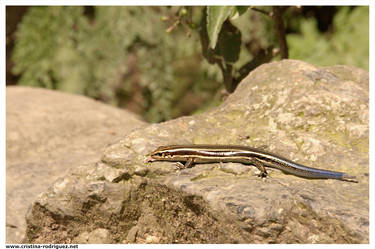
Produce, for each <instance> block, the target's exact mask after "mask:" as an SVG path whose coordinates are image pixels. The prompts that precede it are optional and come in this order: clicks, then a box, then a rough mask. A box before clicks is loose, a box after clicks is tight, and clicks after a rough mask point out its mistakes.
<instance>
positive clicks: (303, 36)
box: [287, 6, 369, 70]
mask: <svg viewBox="0 0 375 249" xmlns="http://www.w3.org/2000/svg"><path fill="white" fill-rule="evenodd" d="M299 24H300V29H301V33H300V34H289V35H288V36H287V41H288V45H289V48H290V49H289V52H290V54H289V55H290V58H292V59H299V60H303V61H306V62H308V63H311V64H314V65H320V66H328V65H337V64H344V65H352V66H357V67H361V68H363V69H366V70H368V69H369V8H368V7H366V6H360V7H356V8H354V9H353V10H350V7H341V8H339V11H338V12H337V14H336V15H335V17H334V20H333V29H334V30H333V31H334V32H333V33H331V34H329V35H322V34H321V33H319V31H318V29H317V24H316V20H315V19H313V18H310V19H301V20H300V22H299Z"/></svg>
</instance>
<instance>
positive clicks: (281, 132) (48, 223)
mask: <svg viewBox="0 0 375 249" xmlns="http://www.w3.org/2000/svg"><path fill="white" fill-rule="evenodd" d="M368 80H369V78H368V73H367V72H366V71H363V70H361V69H357V68H353V67H347V66H332V67H325V68H318V67H315V66H312V65H309V64H307V63H304V62H301V61H294V60H284V61H280V62H273V63H269V64H264V65H262V66H260V67H259V68H257V69H256V70H254V71H253V72H252V73H250V74H249V76H248V77H247V78H245V79H244V80H243V82H241V84H240V85H239V87H238V88H237V89H236V91H235V92H234V93H233V94H231V95H230V96H229V97H228V99H227V100H226V101H225V102H224V103H223V104H222V105H220V106H219V107H217V108H215V109H212V110H211V111H208V112H206V113H203V114H199V115H194V116H189V117H182V118H178V119H175V120H171V121H168V122H164V123H160V124H151V125H148V126H146V127H141V128H139V129H136V130H133V131H132V132H130V133H129V134H127V135H126V136H123V137H122V138H121V139H120V140H119V141H118V142H116V143H113V144H112V145H110V146H108V147H107V148H106V150H105V152H104V153H103V155H102V157H101V160H100V161H98V162H96V163H92V164H86V165H81V166H80V167H77V168H75V169H74V170H72V171H71V172H70V173H69V174H67V175H66V176H65V177H62V178H60V179H59V180H58V181H56V182H55V183H54V184H53V185H52V186H51V187H50V188H49V189H48V190H47V191H46V192H44V193H42V194H41V195H39V196H38V198H37V200H36V201H35V202H34V203H33V206H32V208H31V209H30V210H29V212H28V214H27V232H26V241H27V242H29V243H71V242H82V241H86V243H90V235H91V237H92V234H97V233H98V229H101V230H99V233H100V234H102V235H101V236H100V238H101V239H102V240H103V241H110V243H368V242H369V200H368V197H369V177H368V172H369V161H368V153H369V151H368V138H369V126H368V118H369V113H368V100H369V95H368ZM168 144H238V145H248V146H252V147H262V148H265V149H266V150H268V151H270V152H273V153H276V154H279V155H282V156H284V157H287V158H289V159H292V160H295V161H297V162H299V163H302V164H305V165H307V166H312V167H317V168H324V169H330V170H337V171H344V172H347V173H348V174H351V175H356V176H357V180H358V181H359V183H352V182H343V181H338V180H308V179H304V178H300V177H296V176H293V175H287V174H284V173H282V172H280V171H278V170H270V169H269V170H268V171H269V173H270V176H269V177H268V178H266V179H260V178H258V177H257V176H256V174H257V173H258V172H257V170H256V169H255V167H251V166H250V167H249V166H245V165H242V164H236V163H228V164H225V163H224V164H219V163H216V164H215V163H213V164H199V165H196V166H195V167H193V168H189V169H185V170H181V171H178V170H177V171H176V169H175V167H174V166H173V164H172V163H169V162H154V163H152V164H151V165H147V164H146V163H145V159H146V158H147V157H148V156H149V154H150V152H151V151H152V150H154V149H155V148H156V147H158V146H161V145H168Z"/></svg>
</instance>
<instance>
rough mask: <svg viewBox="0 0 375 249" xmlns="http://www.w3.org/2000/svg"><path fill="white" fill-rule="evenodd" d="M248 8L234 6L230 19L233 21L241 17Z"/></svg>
mask: <svg viewBox="0 0 375 249" xmlns="http://www.w3.org/2000/svg"><path fill="white" fill-rule="evenodd" d="M249 8H250V6H236V7H235V8H234V9H233V12H232V14H231V16H230V19H231V20H233V19H236V18H238V17H240V16H241V15H243V14H244V13H245V12H246V11H247V10H248V9H249Z"/></svg>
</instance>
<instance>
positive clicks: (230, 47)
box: [215, 21, 241, 63]
mask: <svg viewBox="0 0 375 249" xmlns="http://www.w3.org/2000/svg"><path fill="white" fill-rule="evenodd" d="M240 50H241V32H240V30H239V29H237V28H236V26H234V25H233V24H231V23H230V22H229V21H228V22H225V23H224V25H223V27H222V29H221V32H220V35H219V39H218V41H217V46H216V48H215V54H216V55H219V56H222V57H223V59H224V61H225V62H226V63H235V62H236V61H237V60H238V58H239V55H240Z"/></svg>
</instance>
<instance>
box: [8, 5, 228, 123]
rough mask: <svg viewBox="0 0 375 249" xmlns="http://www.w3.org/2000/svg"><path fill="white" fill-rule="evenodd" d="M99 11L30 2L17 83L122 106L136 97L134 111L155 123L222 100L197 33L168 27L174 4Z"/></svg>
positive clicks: (20, 35)
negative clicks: (92, 14) (165, 17)
mask: <svg viewBox="0 0 375 249" xmlns="http://www.w3.org/2000/svg"><path fill="white" fill-rule="evenodd" d="M94 10H95V18H94V19H93V20H90V19H89V18H88V17H87V16H86V15H84V13H83V12H84V8H83V7H31V8H30V11H29V12H28V13H27V15H26V16H25V17H24V19H23V20H22V23H21V24H20V26H19V29H18V32H17V40H16V45H15V50H14V53H13V61H14V62H15V67H14V68H13V70H14V72H15V73H17V74H21V78H20V80H19V84H21V85H33V86H42V87H47V88H51V89H58V90H63V91H68V92H72V93H78V94H84V95H87V96H90V97H93V98H95V99H99V100H102V101H104V102H107V103H111V104H113V105H117V106H121V107H128V106H127V105H128V104H129V103H130V102H133V103H136V105H137V107H134V108H133V109H135V111H136V112H139V113H141V114H142V115H144V116H145V119H146V120H148V121H151V122H158V121H162V120H168V119H171V118H173V117H176V116H179V115H181V114H184V113H186V114H190V113H191V112H192V111H193V110H194V109H196V108H197V107H198V106H199V105H203V106H204V105H210V104H209V102H210V103H212V102H213V103H214V104H215V103H218V101H220V96H218V95H217V92H218V91H219V90H220V89H222V87H221V84H220V82H219V81H218V80H217V75H218V71H217V69H215V68H214V67H213V66H210V65H208V64H207V63H202V62H203V60H202V58H201V53H200V45H199V40H198V37H197V34H192V35H191V37H190V38H189V37H187V34H186V32H185V31H184V30H183V29H177V30H175V31H174V32H173V33H172V34H167V33H166V32H165V31H166V29H167V28H168V25H169V24H168V22H163V21H162V20H161V16H162V15H169V12H173V13H174V11H175V10H174V9H170V8H166V7H160V8H159V7H155V8H152V7H118V6H117V7H94ZM194 36H195V37H194ZM201 64H204V65H201ZM202 68H203V70H201V69H202ZM205 68H206V69H207V70H204V69H205ZM215 78H216V79H215ZM198 93H200V94H198ZM196 96H200V97H196ZM215 96H216V97H215ZM189 97H191V99H188V98H189ZM212 99H214V101H212ZM215 100H216V101H215ZM183 105H184V106H185V107H184V106H183ZM130 108H131V107H130Z"/></svg>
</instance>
